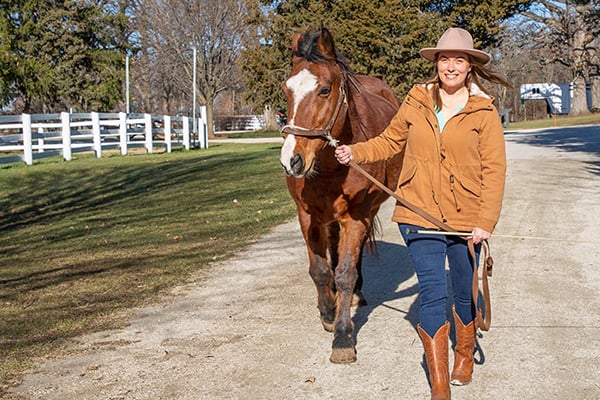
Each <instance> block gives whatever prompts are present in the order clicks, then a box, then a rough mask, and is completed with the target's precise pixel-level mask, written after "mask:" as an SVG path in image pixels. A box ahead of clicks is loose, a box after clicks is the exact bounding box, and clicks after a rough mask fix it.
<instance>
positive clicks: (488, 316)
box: [348, 161, 494, 331]
mask: <svg viewBox="0 0 600 400" xmlns="http://www.w3.org/2000/svg"><path fill="white" fill-rule="evenodd" d="M348 165H349V166H350V167H352V168H354V169H355V170H356V171H357V172H359V173H360V174H361V175H363V176H364V177H365V178H367V179H368V180H370V181H371V182H372V183H373V184H375V186H377V187H378V188H379V189H381V190H383V191H384V192H385V193H387V194H388V195H390V196H392V197H393V198H394V199H396V201H398V203H400V204H402V205H403V206H404V207H406V208H408V209H409V210H410V211H412V212H414V213H415V214H417V215H419V216H420V217H422V218H424V219H425V220H426V221H429V222H431V223H432V224H434V225H435V226H437V227H438V228H440V229H442V230H444V231H446V232H453V231H454V229H452V227H450V226H449V225H448V224H446V223H444V222H442V221H440V220H439V219H437V218H435V217H434V216H432V215H430V214H428V213H426V212H425V211H424V210H422V209H420V208H419V207H417V206H415V205H414V204H412V203H410V202H408V201H406V200H405V199H403V198H402V197H400V196H398V195H397V194H396V192H394V191H393V190H391V189H390V188H388V187H387V186H385V185H384V184H383V183H381V182H379V181H378V180H377V179H376V178H375V177H374V176H373V175H371V174H369V173H368V172H367V171H365V170H364V168H362V167H361V166H359V165H358V164H357V163H355V162H354V161H350V162H349V163H348ZM467 247H468V249H469V254H470V255H471V259H472V260H473V282H472V301H473V304H474V305H475V310H476V312H477V315H476V321H475V322H476V327H478V328H479V329H481V330H483V331H488V330H489V329H490V325H491V323H492V305H491V298H490V289H489V283H488V277H491V276H492V267H493V264H494V261H493V259H492V257H490V255H489V252H490V246H489V243H488V242H487V240H484V241H483V242H482V243H481V250H482V256H483V264H484V265H483V266H484V268H483V272H482V278H481V281H482V293H483V301H484V309H485V318H484V317H483V313H482V311H481V308H480V307H479V305H478V303H479V272H478V268H477V257H475V245H474V244H473V238H468V239H467Z"/></svg>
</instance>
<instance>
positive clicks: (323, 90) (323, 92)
mask: <svg viewBox="0 0 600 400" xmlns="http://www.w3.org/2000/svg"><path fill="white" fill-rule="evenodd" d="M329 93H331V88H330V87H329V86H325V87H322V88H321V90H319V96H328V95H329Z"/></svg>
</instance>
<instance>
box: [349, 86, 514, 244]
mask: <svg viewBox="0 0 600 400" xmlns="http://www.w3.org/2000/svg"><path fill="white" fill-rule="evenodd" d="M492 101H493V99H491V98H490V97H489V96H487V95H486V94H485V93H483V91H481V90H480V89H479V87H477V86H476V85H473V86H472V87H471V90H470V97H469V100H468V102H467V104H466V106H465V108H464V109H463V110H462V111H460V112H458V113H457V114H456V115H454V116H453V117H452V118H450V119H449V120H448V121H446V124H445V126H444V130H443V132H442V133H440V131H439V127H438V120H437V117H436V115H435V112H434V109H433V100H432V97H431V95H430V93H429V92H428V91H427V89H426V88H425V86H423V85H415V86H414V87H413V88H412V89H411V90H410V92H409V93H408V95H407V96H406V99H405V100H404V102H403V103H402V106H401V107H400V110H399V111H398V113H397V114H396V116H395V117H394V118H393V119H392V121H391V122H390V125H389V126H388V127H387V128H386V129H385V131H384V132H383V133H382V134H381V135H379V136H377V137H375V138H373V139H371V140H369V141H368V142H363V143H356V144H353V145H351V149H352V155H353V159H354V161H356V162H357V163H370V162H374V161H379V160H386V159H388V158H390V157H392V156H393V155H394V154H397V153H399V152H400V151H402V149H404V148H405V155H404V162H403V166H402V171H401V173H400V178H399V181H398V187H397V189H396V193H397V194H398V195H399V196H400V197H402V198H404V199H406V200H407V201H408V202H410V203H412V204H414V205H416V206H417V207H419V208H422V209H423V210H424V211H426V212H427V213H429V214H431V215H432V216H434V217H436V218H438V219H441V220H442V221H444V222H446V223H447V224H448V225H450V226H451V227H452V228H454V229H456V230H460V231H468V232H470V231H471V230H472V229H473V228H474V227H479V228H482V229H484V230H486V231H488V232H492V231H493V230H494V227H495V225H496V223H497V222H498V218H499V216H500V210H501V208H502V198H503V195H504V180H505V174H506V152H505V144H504V131H503V129H502V124H501V122H500V117H499V115H498V111H497V110H496V108H495V107H494V105H493V104H492ZM392 220H393V221H395V222H401V223H408V224H413V225H418V226H423V227H427V228H437V227H435V226H433V225H432V224H431V223H430V222H427V221H426V220H424V219H423V218H421V217H419V216H418V215H416V214H414V213H413V212H411V211H410V210H408V209H407V208H405V207H403V206H401V205H397V206H396V208H395V210H394V214H393V216H392Z"/></svg>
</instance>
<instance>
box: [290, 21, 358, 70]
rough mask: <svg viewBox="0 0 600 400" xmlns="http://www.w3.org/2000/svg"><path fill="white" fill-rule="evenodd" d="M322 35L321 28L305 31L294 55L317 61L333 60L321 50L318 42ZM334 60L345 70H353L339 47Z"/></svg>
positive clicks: (326, 61) (335, 51) (335, 50)
mask: <svg viewBox="0 0 600 400" xmlns="http://www.w3.org/2000/svg"><path fill="white" fill-rule="evenodd" d="M320 35H321V30H313V31H309V32H306V33H304V34H303V35H302V37H301V38H300V40H298V50H297V51H295V52H294V53H293V55H294V56H297V57H302V58H304V59H306V60H307V61H310V62H315V63H328V62H331V60H330V59H329V58H328V57H326V56H325V55H323V53H321V51H320V50H319V46H318V44H317V42H318V39H319V36H320ZM334 61H335V63H336V64H338V65H339V66H340V67H341V68H342V70H343V71H344V72H351V71H350V67H349V66H348V61H347V60H346V58H345V57H344V56H343V54H342V53H340V52H339V51H338V49H337V47H334Z"/></svg>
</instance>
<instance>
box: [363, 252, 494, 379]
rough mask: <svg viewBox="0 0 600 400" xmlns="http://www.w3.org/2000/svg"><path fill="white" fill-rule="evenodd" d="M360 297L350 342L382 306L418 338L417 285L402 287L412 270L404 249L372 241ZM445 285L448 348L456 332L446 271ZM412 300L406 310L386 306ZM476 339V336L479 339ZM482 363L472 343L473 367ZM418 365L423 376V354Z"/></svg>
mask: <svg viewBox="0 0 600 400" xmlns="http://www.w3.org/2000/svg"><path fill="white" fill-rule="evenodd" d="M362 275H363V280H364V283H363V289H362V290H363V294H364V296H365V298H366V301H367V304H366V305H363V306H361V307H358V308H357V309H356V311H355V313H354V316H353V318H352V320H353V322H354V327H355V329H354V341H355V343H358V340H357V339H358V338H357V336H358V332H360V330H361V328H362V327H363V326H364V325H365V324H366V323H367V322H368V320H369V316H370V315H371V314H372V313H373V311H374V310H375V309H377V308H378V307H385V308H387V309H389V310H393V311H396V312H397V313H398V314H400V315H402V316H403V318H404V319H405V320H406V321H408V322H409V323H410V324H411V326H412V327H413V329H414V331H415V337H418V333H417V325H418V323H419V297H418V293H419V285H418V283H416V282H415V283H413V284H410V285H406V284H405V283H406V282H408V281H409V280H411V279H412V278H413V277H414V275H415V271H414V268H413V266H412V264H411V262H410V257H409V254H408V249H407V248H406V246H404V245H403V244H398V243H390V242H384V241H377V242H376V251H375V252H365V254H364V255H363V267H362ZM446 283H447V285H448V302H447V304H446V315H448V320H449V321H451V332H450V339H451V341H452V343H451V344H452V349H453V348H454V346H455V345H456V332H455V326H454V321H453V319H452V299H453V297H454V293H453V291H452V283H451V279H450V273H449V271H446ZM413 296H414V301H412V302H411V303H410V305H409V306H408V307H407V308H406V309H402V308H399V307H397V306H394V305H390V304H388V303H391V302H393V301H395V300H399V299H403V298H408V297H413ZM479 337H480V336H479ZM484 363H485V353H484V351H483V348H482V347H481V344H480V342H479V340H477V338H476V341H475V364H477V365H482V364H484ZM421 366H422V367H423V370H424V372H425V373H427V368H426V362H425V355H424V354H423V359H422V362H421Z"/></svg>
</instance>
